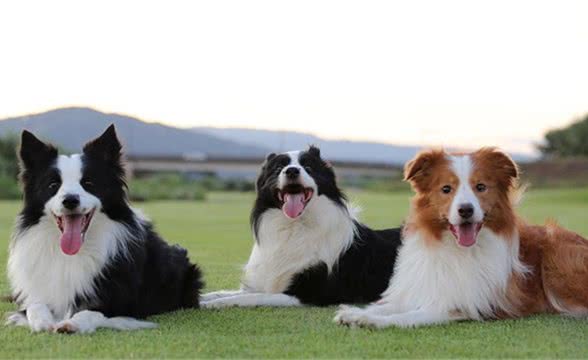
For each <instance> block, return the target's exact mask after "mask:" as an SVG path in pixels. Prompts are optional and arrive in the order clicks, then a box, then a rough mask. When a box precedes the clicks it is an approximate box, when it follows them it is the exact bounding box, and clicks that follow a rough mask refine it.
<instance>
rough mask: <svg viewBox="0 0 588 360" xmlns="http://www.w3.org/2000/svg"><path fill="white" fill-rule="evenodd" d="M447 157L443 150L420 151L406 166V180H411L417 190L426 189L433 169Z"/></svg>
mask: <svg viewBox="0 0 588 360" xmlns="http://www.w3.org/2000/svg"><path fill="white" fill-rule="evenodd" d="M445 158H446V154H445V152H444V151H443V150H427V151H423V152H420V153H419V154H417V156H416V157H415V158H414V159H412V160H411V161H409V162H408V163H407V164H406V165H405V166H404V180H405V181H408V182H410V184H411V185H412V186H413V188H414V189H415V190H417V191H425V190H426V185H427V181H426V180H427V179H428V177H429V175H430V173H431V169H432V168H433V167H434V166H435V165H437V164H438V163H439V162H440V161H443V160H444V159H445Z"/></svg>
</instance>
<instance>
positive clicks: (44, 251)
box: [8, 155, 130, 319]
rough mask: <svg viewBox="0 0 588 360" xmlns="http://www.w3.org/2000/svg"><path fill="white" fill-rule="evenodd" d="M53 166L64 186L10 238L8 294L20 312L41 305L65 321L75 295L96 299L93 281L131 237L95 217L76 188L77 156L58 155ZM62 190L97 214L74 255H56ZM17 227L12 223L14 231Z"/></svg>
mask: <svg viewBox="0 0 588 360" xmlns="http://www.w3.org/2000/svg"><path fill="white" fill-rule="evenodd" d="M57 166H58V168H59V170H60V173H61V176H62V184H63V185H62V186H61V188H60V189H59V191H58V192H57V193H56V194H55V196H54V197H53V198H52V199H50V200H49V201H48V202H47V205H46V206H45V214H44V215H43V216H42V217H41V218H40V219H39V223H38V224H36V225H34V226H31V227H30V228H27V229H24V230H20V231H15V233H14V234H13V239H12V242H11V245H10V256H9V260H8V276H9V278H10V283H11V285H12V293H13V294H19V296H20V297H19V299H20V300H22V308H23V309H25V308H28V306H29V305H32V304H37V303H41V304H46V305H47V306H48V307H49V308H50V309H51V311H52V312H53V313H54V315H55V317H56V318H57V319H64V318H66V317H67V316H68V314H69V313H70V312H71V310H72V309H71V306H73V305H74V300H75V297H76V296H93V295H95V294H94V287H93V286H94V284H93V280H94V278H95V277H96V276H98V275H99V274H100V272H101V271H102V270H103V269H104V266H105V265H106V264H107V262H108V261H109V260H110V259H111V258H112V257H113V256H114V255H115V254H122V255H123V256H124V255H125V254H126V253H127V252H126V246H127V244H126V243H124V240H125V239H128V238H129V237H130V236H129V234H128V230H127V228H126V227H125V226H124V225H122V224H120V223H117V222H114V221H112V220H110V219H109V218H108V217H107V216H106V215H105V214H103V213H102V212H100V209H101V204H100V200H99V199H98V198H96V197H95V196H93V195H92V194H90V193H88V192H86V191H85V190H84V189H83V187H81V186H80V185H79V181H80V179H81V176H82V172H81V171H82V170H81V169H82V163H81V157H80V156H79V155H73V156H71V157H68V156H60V157H59V159H58V162H57ZM75 182H77V185H76V184H75ZM66 191H69V193H75V194H78V195H80V201H81V202H82V208H84V207H88V210H89V209H91V208H96V209H97V210H96V212H95V214H94V217H93V219H92V222H91V224H90V226H89V228H88V231H87V233H86V236H85V240H84V244H83V245H82V248H81V249H80V252H79V253H77V254H76V255H73V256H68V255H65V254H64V253H63V252H62V251H61V248H60V244H59V238H60V236H61V232H60V231H59V228H58V227H57V224H56V222H55V219H54V217H53V215H52V214H51V212H54V213H55V214H57V215H59V214H61V212H62V203H61V202H62V201H63V199H62V197H63V194H65V193H66ZM19 221H21V220H20V219H17V222H19ZM20 228H21V227H20V226H19V225H18V224H17V226H16V229H20Z"/></svg>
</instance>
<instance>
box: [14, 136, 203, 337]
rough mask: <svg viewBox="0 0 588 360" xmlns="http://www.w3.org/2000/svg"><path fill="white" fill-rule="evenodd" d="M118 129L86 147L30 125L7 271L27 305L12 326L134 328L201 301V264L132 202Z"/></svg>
mask: <svg viewBox="0 0 588 360" xmlns="http://www.w3.org/2000/svg"><path fill="white" fill-rule="evenodd" d="M121 148H122V147H121V144H120V142H119V140H118V138H117V136H116V132H115V129H114V126H111V127H109V128H108V129H107V130H106V132H105V133H104V134H103V135H101V136H100V137H99V138H97V139H95V140H93V141H91V142H89V143H88V144H86V145H85V147H84V150H83V153H82V154H75V155H71V156H66V155H58V153H57V150H56V149H55V148H54V147H52V146H51V145H47V144H45V143H43V142H41V141H40V140H38V139H37V138H36V137H35V136H34V135H33V134H31V133H30V132H27V131H24V132H23V134H22V142H21V149H20V158H21V166H22V171H21V180H22V184H23V187H24V208H23V210H22V212H21V213H20V215H19V216H18V218H17V222H16V228H15V231H14V235H13V239H12V242H11V244H10V249H9V259H8V277H9V280H10V284H11V287H12V291H13V298H14V300H15V301H16V302H17V303H18V304H19V306H20V308H21V311H19V312H16V313H13V314H11V315H10V316H9V318H8V323H9V324H14V325H21V326H28V327H30V328H31V330H32V331H35V332H37V331H55V332H68V333H69V332H82V333H85V332H93V331H95V330H96V329H97V328H100V327H104V328H113V329H119V330H132V329H141V328H150V327H153V326H154V324H153V323H150V322H146V321H139V320H136V319H135V318H145V317H147V316H149V315H154V314H159V313H162V312H166V311H172V310H176V309H179V308H193V307H198V306H199V291H200V289H201V288H202V282H201V280H200V278H201V275H200V270H199V269H198V268H197V267H196V266H195V265H193V264H191V263H190V262H189V260H188V257H187V252H186V250H184V249H182V248H180V247H178V246H169V245H168V244H167V243H165V242H164V240H162V239H161V238H160V237H159V236H158V235H157V234H156V233H155V232H154V231H153V229H152V226H151V224H150V223H149V222H148V221H147V220H145V219H144V218H143V217H142V216H141V215H140V214H139V213H138V212H136V211H135V210H133V209H132V208H131V207H130V206H129V203H128V200H127V195H126V184H125V178H124V167H123V160H122V158H121V156H122V155H121Z"/></svg>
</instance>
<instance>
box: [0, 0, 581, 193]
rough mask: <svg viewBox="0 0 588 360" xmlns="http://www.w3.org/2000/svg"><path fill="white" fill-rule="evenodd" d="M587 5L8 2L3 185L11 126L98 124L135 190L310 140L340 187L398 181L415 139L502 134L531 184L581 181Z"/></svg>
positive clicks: (198, 188)
mask: <svg viewBox="0 0 588 360" xmlns="http://www.w3.org/2000/svg"><path fill="white" fill-rule="evenodd" d="M587 14H588V2H586V1H551V2H541V1H524V0H522V1H492V2H473V1H443V2H437V1H410V2H409V1H404V2H395V1H351V2H349V1H333V2H331V1H296V2H281V1H222V0H221V1H218V0H217V1H206V2H194V1H191V2H180V1H166V2H148V1H124V2H122V1H100V2H93V3H87V2H80V1H50V2H48V1H38V2H34V1H13V2H3V3H2V4H1V5H0V44H1V49H2V56H0V119H1V120H0V198H3V199H18V198H20V190H19V188H18V186H17V184H16V178H17V172H18V170H17V160H16V158H15V156H14V154H15V153H14V149H15V148H16V147H17V145H18V136H19V134H20V132H21V131H22V129H28V130H31V131H33V132H34V133H35V134H37V135H38V136H39V137H41V138H42V139H44V140H46V141H50V142H53V143H54V144H56V145H58V146H59V147H60V149H62V150H63V151H64V152H79V151H80V149H81V147H82V145H83V144H84V143H85V142H86V141H88V140H89V139H91V138H93V137H96V136H97V135H99V134H100V133H101V132H102V131H103V130H104V129H105V128H106V127H107V126H108V125H109V124H111V123H114V124H116V126H117V130H118V133H119V136H120V137H121V139H122V140H123V142H124V144H125V152H126V154H127V157H128V160H129V163H128V173H129V177H130V178H131V186H130V189H131V195H132V197H133V199H135V200H164V199H171V200H203V199H205V198H206V196H207V194H208V193H210V192H213V191H253V190H254V186H253V180H254V179H255V176H256V174H257V172H258V170H259V166H260V164H261V162H262V161H263V159H264V157H265V155H266V154H267V153H269V152H281V151H288V150H293V149H301V148H305V147H306V146H308V145H309V144H315V145H318V146H320V147H321V148H322V152H323V155H324V157H325V158H327V159H329V160H331V161H332V162H333V163H334V165H335V167H336V169H337V172H338V175H339V177H340V181H341V182H342V183H343V184H344V186H345V187H346V188H353V189H363V190H369V191H375V192H391V191H405V190H406V189H407V187H406V185H405V184H403V183H402V181H401V169H402V166H403V164H404V163H405V162H406V161H407V160H409V159H410V158H411V157H412V156H414V155H415V153H416V152H417V151H418V150H419V149H421V148H423V147H431V146H436V147H438V146H443V147H446V148H449V149H460V150H471V149H476V148H478V147H481V146H498V147H500V148H502V149H504V150H505V151H508V152H509V153H510V154H511V155H512V156H513V157H514V158H515V159H516V160H517V161H519V163H520V164H521V166H522V168H523V174H524V178H525V180H526V181H528V182H530V183H531V184H532V185H533V186H534V187H538V188H542V187H583V186H585V185H588V160H587V158H588V115H587V114H588V69H587V67H588V65H587V64H588V21H586V15H587Z"/></svg>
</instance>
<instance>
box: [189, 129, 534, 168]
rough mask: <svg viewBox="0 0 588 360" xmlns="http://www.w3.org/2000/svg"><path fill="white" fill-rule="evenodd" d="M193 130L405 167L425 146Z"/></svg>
mask: <svg viewBox="0 0 588 360" xmlns="http://www.w3.org/2000/svg"><path fill="white" fill-rule="evenodd" d="M192 130H193V131H195V132H198V133H207V134H210V135H214V136H216V137H219V138H222V139H226V140H231V141H235V142H238V143H240V144H243V145H259V146H264V147H266V148H268V149H270V150H271V151H273V152H284V151H289V150H298V149H304V148H306V147H307V146H308V145H310V144H314V145H317V146H320V148H321V153H323V154H324V155H325V157H326V158H328V159H330V160H334V161H354V162H361V163H378V164H390V165H395V166H398V165H403V164H404V163H406V162H407V161H409V160H410V159H412V158H413V157H414V156H415V155H416V153H417V152H418V151H419V150H421V149H422V148H423V147H422V146H399V145H392V144H385V143H377V142H366V141H347V140H326V139H322V138H320V137H318V136H315V135H311V134H307V133H302V132H294V131H271V130H256V129H244V128H215V127H195V128H192ZM511 156H512V157H513V158H514V159H515V160H516V161H519V162H528V161H531V160H534V158H533V157H531V156H527V155H523V154H511Z"/></svg>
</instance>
